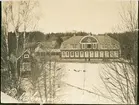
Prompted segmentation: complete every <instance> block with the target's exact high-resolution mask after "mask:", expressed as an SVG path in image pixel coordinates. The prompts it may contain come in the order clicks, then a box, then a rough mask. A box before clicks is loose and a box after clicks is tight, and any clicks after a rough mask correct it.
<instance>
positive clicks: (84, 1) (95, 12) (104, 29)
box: [37, 0, 135, 34]
mask: <svg viewBox="0 0 139 105" xmlns="http://www.w3.org/2000/svg"><path fill="white" fill-rule="evenodd" d="M133 1H135V0H133ZM122 2H123V4H124V5H126V4H127V3H128V2H129V0H39V17H40V20H39V22H38V23H37V30H39V31H42V32H44V33H49V32H71V31H74V30H75V31H85V32H91V33H93V34H101V33H108V32H113V31H114V30H115V29H116V27H117V25H119V23H120V22H121V20H120V17H119V11H120V8H121V3H122Z"/></svg>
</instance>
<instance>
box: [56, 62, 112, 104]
mask: <svg viewBox="0 0 139 105" xmlns="http://www.w3.org/2000/svg"><path fill="white" fill-rule="evenodd" d="M61 64H62V65H64V69H65V70H66V71H67V74H68V75H66V76H65V77H64V78H63V82H65V83H68V84H70V85H73V86H75V87H72V86H69V85H65V87H64V89H63V90H61V92H60V93H58V94H59V95H60V96H61V98H60V99H59V103H67V104H74V103H75V104H80V103H83V104H84V103H87V104H108V103H110V104H114V102H112V101H110V100H108V99H104V98H103V97H99V96H97V95H95V94H92V93H89V92H86V91H83V90H80V89H78V88H76V87H79V88H82V89H86V90H90V91H94V90H93V87H96V88H97V89H99V90H101V91H102V92H104V93H107V92H106V90H105V89H104V88H103V86H104V85H103V83H102V81H101V79H100V77H99V72H100V70H102V66H103V64H93V63H92V64H91V63H61ZM83 70H85V72H83Z"/></svg>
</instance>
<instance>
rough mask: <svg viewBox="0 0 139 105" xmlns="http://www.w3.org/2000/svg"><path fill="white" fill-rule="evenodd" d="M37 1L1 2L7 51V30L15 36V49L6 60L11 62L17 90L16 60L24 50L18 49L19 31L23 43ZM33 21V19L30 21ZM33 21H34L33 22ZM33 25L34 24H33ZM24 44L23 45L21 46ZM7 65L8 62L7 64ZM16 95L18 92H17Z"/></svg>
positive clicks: (18, 80) (18, 74)
mask: <svg viewBox="0 0 139 105" xmlns="http://www.w3.org/2000/svg"><path fill="white" fill-rule="evenodd" d="M36 4H37V1H31V0H27V1H24V0H21V1H4V2H2V5H3V11H2V13H3V22H4V24H5V35H6V44H7V51H9V48H8V32H9V29H12V30H13V31H14V33H15V35H16V49H15V52H13V53H12V54H11V55H9V54H7V55H9V56H8V57H7V58H9V59H8V61H9V62H11V64H12V65H11V66H13V67H14V71H15V72H14V73H13V74H12V80H13V79H14V82H15V83H14V84H15V85H14V86H15V88H17V89H18V87H19V84H20V73H19V72H20V71H18V69H19V68H18V67H17V64H18V60H19V58H20V56H21V55H22V53H23V52H24V51H25V49H22V50H21V49H19V36H20V31H21V30H22V28H24V42H25V40H26V39H25V32H26V29H27V28H30V27H28V26H29V25H28V24H30V22H31V21H30V19H31V18H33V16H34V12H33V10H34V9H35V8H36ZM32 20H33V19H32ZM33 21H35V20H33ZM34 23H35V22H34ZM24 45H25V43H23V46H24ZM7 63H8V62H7ZM17 93H18V92H17Z"/></svg>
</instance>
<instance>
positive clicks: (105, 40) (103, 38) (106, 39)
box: [62, 35, 120, 48]
mask: <svg viewBox="0 0 139 105" xmlns="http://www.w3.org/2000/svg"><path fill="white" fill-rule="evenodd" d="M88 36H89V35H88ZM92 36H93V37H94V38H96V39H97V40H98V42H99V43H100V44H103V45H109V44H117V47H118V48H119V47H120V46H119V42H118V41H117V40H115V39H113V38H112V37H110V36H108V35H92ZM83 37H86V36H73V37H71V38H69V39H67V40H65V41H64V42H63V43H62V44H78V43H79V42H80V41H81V39H82V38H83Z"/></svg>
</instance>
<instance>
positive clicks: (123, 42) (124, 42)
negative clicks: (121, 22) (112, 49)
mask: <svg viewBox="0 0 139 105" xmlns="http://www.w3.org/2000/svg"><path fill="white" fill-rule="evenodd" d="M107 35H109V36H110V37H112V38H114V39H116V40H117V41H118V42H119V43H120V47H121V56H122V57H123V58H124V59H132V60H135V59H136V58H135V59H134V58H133V57H135V56H136V55H137V54H136V53H137V48H138V45H137V41H138V32H137V31H134V32H124V33H107Z"/></svg>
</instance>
